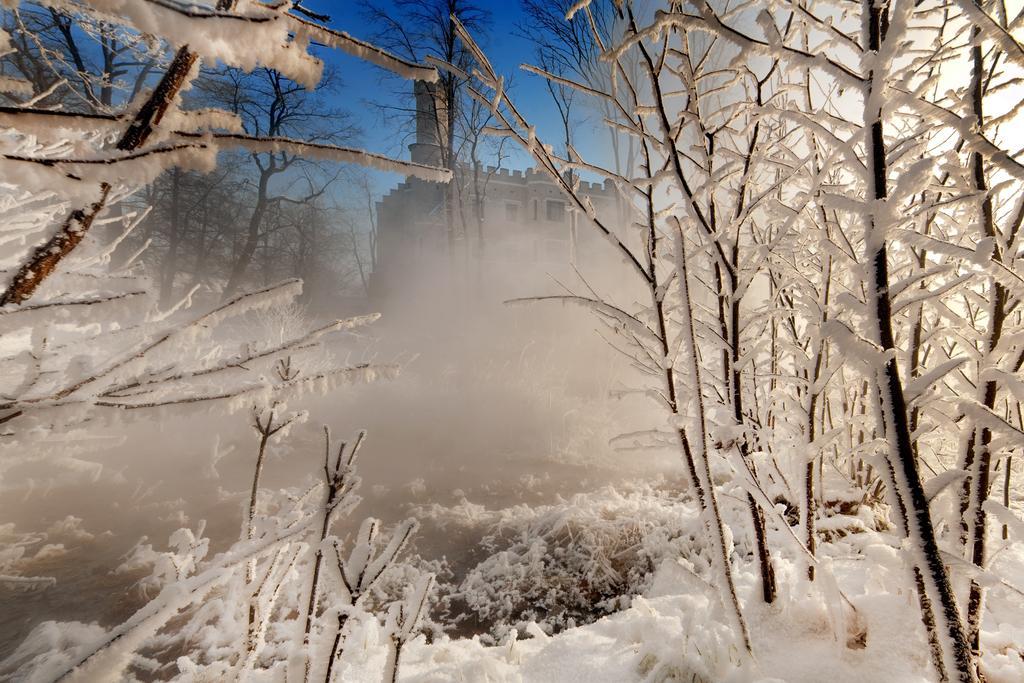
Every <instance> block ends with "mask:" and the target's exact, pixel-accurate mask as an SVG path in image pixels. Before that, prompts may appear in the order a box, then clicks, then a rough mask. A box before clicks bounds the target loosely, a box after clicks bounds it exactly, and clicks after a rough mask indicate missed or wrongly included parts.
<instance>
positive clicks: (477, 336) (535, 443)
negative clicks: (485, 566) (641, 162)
mask: <svg viewBox="0 0 1024 683" xmlns="http://www.w3.org/2000/svg"><path fill="white" fill-rule="evenodd" d="M606 246H607V245H605V244H604V243H600V244H594V245H590V247H589V248H588V250H586V251H585V253H584V254H582V255H581V257H580V260H581V265H580V272H588V273H593V274H594V279H592V280H588V282H589V284H590V285H591V286H597V285H596V283H597V282H599V281H601V280H602V277H601V274H602V273H607V272H610V271H611V270H613V269H614V267H615V263H614V262H612V261H606V260H605V259H604V258H602V257H601V256H600V254H601V253H602V248H603V247H606ZM584 266H587V267H584ZM392 278H393V279H392V280H391V281H389V282H388V283H387V285H388V286H387V287H386V288H383V287H381V288H380V289H386V291H387V295H383V296H381V295H378V296H375V297H372V298H370V299H358V298H357V299H352V298H343V297H335V302H336V303H335V304H330V303H328V304H321V305H320V306H319V307H318V308H316V309H312V308H304V309H302V308H297V307H295V308H284V309H273V310H271V311H269V312H265V313H260V314H258V315H251V316H249V317H247V318H246V320H245V323H244V328H243V329H241V330H236V332H240V333H241V336H243V337H250V338H259V337H266V336H280V335H284V336H286V337H287V336H288V335H289V334H294V333H295V332H296V331H297V330H298V329H299V328H300V327H306V328H308V327H309V326H310V325H311V324H318V323H321V322H323V321H325V320H328V319H331V318H337V317H347V316H351V315H360V314H364V313H367V312H379V313H380V314H381V318H380V320H379V321H378V322H376V323H375V324H373V325H371V326H369V327H366V328H361V329H359V330H358V331H357V332H356V333H355V334H351V335H346V336H345V337H344V338H343V339H342V340H341V341H340V342H338V343H336V344H334V345H333V346H331V348H330V353H331V354H333V355H334V356H335V360H341V361H345V362H347V363H356V362H371V363H374V364H391V363H394V364H397V365H398V366H400V372H399V374H398V375H397V377H395V378H393V379H382V380H380V381H377V382H373V383H369V384H359V383H357V384H349V385H345V386H343V387H341V388H339V389H336V390H332V391H329V392H327V393H324V394H307V395H303V396H298V397H292V398H289V399H288V400H287V407H286V409H287V410H292V411H295V410H304V411H308V419H307V420H306V421H305V422H304V423H302V424H298V425H296V426H294V427H293V428H292V429H291V430H290V432H289V433H288V434H287V435H285V436H283V437H281V438H275V439H274V440H272V441H271V446H270V456H269V460H268V462H267V464H266V466H265V469H264V472H263V477H262V482H261V486H262V487H263V488H277V487H282V486H299V485H302V484H303V483H304V482H308V481H312V479H313V478H315V477H318V476H320V475H319V472H320V468H321V467H322V463H323V448H324V446H323V439H324V437H323V431H322V430H323V426H325V425H326V426H329V427H330V428H331V430H332V433H333V436H334V438H335V439H336V440H338V439H346V438H350V437H352V436H353V435H354V434H355V433H356V432H357V430H359V429H366V430H367V431H368V438H367V442H366V445H365V447H364V449H363V451H362V455H361V460H360V465H359V471H360V476H361V478H362V481H363V488H362V491H361V494H362V497H363V502H362V503H361V505H360V507H359V508H358V510H357V513H356V514H355V515H354V516H353V517H354V518H355V519H362V518H363V517H366V516H375V517H379V518H381V519H383V520H385V521H386V522H394V521H397V520H399V519H401V518H404V517H406V516H408V515H409V514H411V513H415V512H416V509H417V508H418V507H419V506H424V505H428V504H434V503H437V504H441V505H454V504H458V503H460V502H462V501H469V502H471V503H474V504H478V505H483V506H485V507H487V508H489V509H495V508H502V507H507V506H511V505H516V504H519V503H530V504H537V503H543V502H551V501H554V500H557V499H558V497H559V496H563V497H565V496H570V495H572V494H575V493H579V492H584V491H590V490H594V489H596V488H599V487H601V486H604V485H606V484H610V483H616V482H621V481H624V480H629V479H635V478H639V477H641V476H642V477H644V478H646V479H650V478H651V476H652V475H655V474H657V473H663V472H675V471H677V470H678V466H677V464H676V461H675V459H674V458H673V457H672V456H671V454H665V455H660V454H658V453H654V452H648V451H644V452H620V451H616V450H614V449H613V448H611V447H610V445H609V440H610V439H611V438H612V437H614V436H615V435H616V434H618V433H620V432H623V431H629V430H632V429H639V428H644V427H649V426H651V425H650V424H646V423H645V419H646V420H647V421H648V422H649V421H650V416H649V414H648V413H649V408H648V409H646V412H645V408H644V406H643V404H642V403H640V402H639V401H637V402H635V403H634V402H632V401H630V400H628V399H625V400H623V399H613V398H611V397H610V393H611V392H612V391H613V390H614V389H617V388H623V387H626V386H628V385H630V384H634V385H635V378H631V376H630V373H631V372H632V371H631V370H630V369H629V367H628V362H627V361H626V360H625V359H624V358H623V357H622V356H621V355H619V354H618V353H617V352H615V351H614V350H612V349H611V348H610V347H609V345H608V344H607V343H606V342H605V341H603V339H602V338H601V336H600V335H599V334H597V332H596V330H597V329H598V327H599V326H598V322H597V320H596V319H595V318H594V316H593V315H592V314H591V313H590V312H589V311H587V310H584V309H582V308H581V307H578V306H573V305H571V304H564V303H554V302H550V301H544V302H532V303H519V304H515V305H513V304H509V303H506V301H507V300H509V299H514V298H519V297H529V296H536V295H543V294H552V293H565V289H564V288H563V287H562V285H560V284H558V283H564V284H569V283H571V282H573V281H574V280H575V284H576V285H577V286H579V287H584V286H585V285H583V284H582V283H580V282H579V281H578V275H577V274H576V271H575V269H574V268H571V267H569V266H568V265H567V264H564V263H562V264H558V263H554V262H552V263H537V262H534V261H529V260H528V261H522V260H520V261H508V260H506V261H502V260H500V259H490V260H488V261H486V262H482V261H480V260H477V259H474V258H471V257H467V256H466V255H464V254H463V255H462V256H460V257H459V258H458V260H457V261H455V262H453V260H452V259H451V258H450V257H448V256H447V255H442V256H437V257H435V258H432V259H431V258H427V257H426V256H424V257H423V258H420V259H419V260H418V261H417V266H416V267H415V268H411V269H407V270H405V271H403V272H402V274H401V276H400V278H398V277H395V276H392ZM606 279H608V278H606ZM317 300H318V301H324V300H326V301H330V297H324V296H319V297H317ZM322 362H324V360H323V359H318V358H315V357H314V358H308V357H303V358H302V360H300V361H297V365H296V369H297V370H298V371H299V372H310V371H313V370H315V368H316V366H317V364H318V363H322ZM227 408H228V406H226V405H218V404H212V405H204V406H203V407H202V408H194V407H191V408H163V409H159V410H153V411H134V412H130V413H126V414H124V415H115V414H106V415H105V416H104V417H105V418H106V419H104V420H102V421H97V422H95V423H94V424H93V425H91V426H90V428H89V434H90V435H91V436H92V438H93V439H94V441H93V442H91V443H77V444H66V443H55V444H54V446H53V448H54V450H58V449H60V451H61V453H62V454H67V453H69V452H71V450H70V449H74V450H76V451H81V453H80V455H79V456H78V457H80V458H81V459H82V460H84V461H88V462H94V463H97V464H98V465H99V467H97V468H96V469H95V470H92V471H89V472H88V474H87V476H85V477H83V476H82V475H81V474H76V475H75V476H72V477H66V478H63V479H62V478H61V477H55V473H56V470H55V469H54V468H52V467H51V466H49V465H47V466H43V465H37V466H36V468H35V469H29V468H24V469H22V470H19V471H15V472H12V473H11V475H10V476H9V477H8V479H7V482H6V483H7V485H8V487H12V488H13V490H10V491H9V492H8V493H6V494H5V495H4V497H3V501H2V503H0V505H2V506H3V508H4V509H3V510H2V516H3V518H4V519H5V520H6V521H7V522H11V523H13V524H14V525H15V526H14V528H15V529H16V530H17V531H19V532H26V531H39V532H47V531H48V533H47V538H46V539H45V542H46V543H48V544H52V545H54V548H53V552H52V553H50V554H49V557H46V558H45V559H40V560H37V561H34V562H31V563H29V564H28V565H26V566H25V567H24V571H25V572H26V574H32V575H46V576H53V577H54V578H55V579H56V584H55V585H53V586H50V587H49V588H46V589H43V590H36V591H31V592H21V593H17V594H13V593H12V594H9V595H8V596H6V597H5V599H4V603H5V609H4V610H3V611H2V615H0V657H2V656H4V655H6V654H9V653H10V652H11V651H12V650H13V648H14V647H16V646H17V644H18V642H20V640H21V639H22V638H23V637H24V636H25V634H27V633H28V631H29V630H31V628H32V627H33V626H34V625H35V624H37V623H39V622H41V621H45V620H47V619H59V620H64V621H70V620H78V621H83V622H91V621H99V622H100V623H101V624H104V625H108V624H114V623H117V622H118V621H119V620H122V619H124V618H125V617H127V616H128V615H129V614H131V612H132V611H133V610H134V609H135V608H137V607H138V606H140V605H141V604H142V603H143V602H144V601H145V599H146V597H147V596H146V594H145V592H144V591H143V590H142V589H141V588H140V587H139V586H138V585H136V581H137V580H138V579H139V578H141V576H143V575H144V574H145V572H144V571H134V572H133V571H128V572H124V571H122V572H118V571H116V569H117V567H118V566H119V565H121V564H122V562H123V561H124V559H125V556H126V554H127V553H129V552H130V551H131V549H132V548H133V546H134V545H135V544H136V543H137V542H139V541H140V539H142V538H143V537H147V538H148V542H150V543H152V544H153V545H154V547H155V548H157V549H162V548H164V547H165V543H166V541H167V537H168V536H169V534H170V533H171V532H173V531H174V530H176V529H178V528H179V527H182V526H188V527H190V528H192V529H196V528H197V525H198V524H199V523H200V521H201V520H203V521H205V525H206V526H205V533H206V534H207V535H208V536H210V538H211V539H212V544H213V548H214V550H220V549H223V548H225V547H226V546H227V545H228V544H229V543H230V542H231V541H233V540H235V539H237V538H238V534H239V530H240V528H241V522H242V516H243V509H244V505H245V503H246V502H247V499H248V489H249V487H250V486H251V485H252V476H253V464H254V462H255V457H256V447H257V441H258V435H257V434H256V433H255V432H254V431H253V429H252V427H251V424H252V414H251V408H249V407H247V408H243V409H239V410H236V411H235V412H229V411H228V410H227ZM279 410H281V409H279ZM69 516H70V517H71V518H70V519H69ZM75 518H77V519H80V520H82V521H81V522H75V521H74V520H75ZM345 530H346V529H345V527H344V525H342V528H341V530H340V531H339V532H338V533H339V534H343V533H344V532H345ZM477 541H478V539H475V538H464V537H452V536H451V535H449V534H446V533H444V532H443V531H442V530H440V529H434V528H431V526H430V525H429V523H428V524H425V525H424V528H423V529H421V532H420V534H418V540H417V542H416V545H415V548H414V551H415V552H417V553H419V554H420V555H422V556H423V557H424V558H426V559H437V558H441V557H447V558H449V560H451V561H453V564H454V565H458V563H459V561H460V558H461V557H463V556H469V555H471V554H472V553H474V552H475V548H474V545H475V543H476V542H477ZM58 544H60V545H62V546H63V549H61V548H59V547H57V545H58Z"/></svg>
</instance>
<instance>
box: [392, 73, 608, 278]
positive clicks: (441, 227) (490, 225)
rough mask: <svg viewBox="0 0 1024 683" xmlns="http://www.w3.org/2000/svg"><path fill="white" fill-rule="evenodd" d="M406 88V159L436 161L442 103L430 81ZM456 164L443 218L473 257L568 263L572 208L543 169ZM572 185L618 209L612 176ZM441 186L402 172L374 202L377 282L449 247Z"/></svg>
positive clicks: (601, 210)
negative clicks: (412, 118)
mask: <svg viewBox="0 0 1024 683" xmlns="http://www.w3.org/2000/svg"><path fill="white" fill-rule="evenodd" d="M414 93H415V97H416V138H415V142H413V143H412V144H411V145H409V152H410V156H411V159H412V161H413V162H416V163H420V164H427V165H431V166H441V165H443V164H442V159H443V158H444V157H443V154H444V150H443V149H442V147H441V142H442V141H443V140H444V139H445V137H446V136H445V135H444V133H443V126H442V124H441V123H439V121H443V120H445V119H446V118H447V116H446V111H445V108H444V104H443V103H442V102H441V101H440V99H441V98H439V97H438V96H437V95H436V91H435V88H434V87H433V86H432V84H428V83H425V82H422V81H417V82H416V83H415V86H414ZM459 171H460V172H459V173H458V174H457V176H458V177H459V179H460V181H461V182H460V186H459V192H458V193H456V196H457V197H458V199H457V200H456V202H455V206H454V210H453V211H452V216H451V222H452V224H453V225H454V226H455V231H456V234H458V235H459V238H460V239H461V240H464V241H465V242H464V244H463V246H465V247H469V248H471V249H473V253H474V255H475V257H476V258H479V259H484V260H499V261H515V262H520V263H525V262H529V263H551V264H556V263H562V264H568V263H569V262H570V260H571V259H572V258H574V257H575V249H576V248H577V246H578V241H577V234H576V232H577V231H576V225H577V222H579V221H580V215H579V213H578V212H576V211H574V210H571V209H570V207H569V205H568V203H567V201H566V198H565V196H564V194H563V193H562V191H561V190H560V189H559V188H558V186H557V185H556V184H555V183H554V182H553V181H552V180H551V177H550V176H549V175H548V174H547V173H546V172H544V171H538V170H535V169H528V170H527V171H526V172H525V173H524V172H523V171H518V170H515V171H510V170H509V169H507V168H495V167H494V166H488V167H487V168H486V169H482V168H481V169H478V170H477V171H476V172H474V169H473V168H472V167H469V166H468V165H460V166H459ZM474 176H475V177H474ZM453 182H454V181H453ZM579 192H580V194H581V195H584V196H586V197H588V198H589V199H590V201H591V203H592V204H593V206H594V209H595V211H596V212H597V213H598V214H599V215H602V216H605V217H609V216H615V217H621V216H622V215H623V211H624V207H623V203H624V202H623V201H622V199H621V196H620V194H619V192H618V189H617V188H616V187H615V185H614V184H613V183H612V181H610V180H606V181H605V182H604V183H603V184H602V183H588V182H584V181H580V182H579ZM445 193H446V188H445V186H444V185H442V184H438V183H431V182H427V181H423V180H419V179H416V178H409V179H408V180H407V181H405V182H403V183H401V184H400V185H399V186H398V187H397V188H395V189H394V190H392V191H391V192H389V193H388V194H387V195H385V196H384V197H383V198H382V199H381V201H379V202H378V203H377V259H376V271H375V279H376V280H377V282H378V284H379V285H381V284H385V283H386V282H387V281H388V280H390V279H391V277H390V276H389V274H390V273H403V272H408V270H409V269H410V268H413V267H415V266H416V264H417V263H419V262H421V261H422V260H424V259H430V258H432V257H436V256H438V255H441V254H444V253H446V250H447V249H449V248H450V243H449V240H450V235H449V228H448V225H449V223H448V221H449V218H448V216H447V215H446V210H445ZM584 231H585V232H589V231H587V230H585V229H584Z"/></svg>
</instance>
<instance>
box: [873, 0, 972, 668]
mask: <svg viewBox="0 0 1024 683" xmlns="http://www.w3.org/2000/svg"><path fill="white" fill-rule="evenodd" d="M862 6H863V11H864V12H865V13H866V15H867V21H866V22H865V28H866V33H867V36H866V37H867V43H868V46H867V47H868V50H870V51H871V52H873V53H876V54H877V53H878V52H879V51H880V49H881V47H882V43H883V41H884V40H885V32H886V30H887V28H888V13H889V5H888V3H876V2H874V1H873V0H864V2H863V5H862ZM876 77H877V74H875V73H871V74H869V77H868V79H867V81H866V82H867V86H868V87H867V92H866V93H865V96H864V98H865V100H864V101H865V106H866V107H867V106H874V107H877V108H875V109H871V110H868V111H866V112H865V122H866V125H867V127H868V134H869V145H868V160H867V161H868V164H867V165H868V170H869V173H870V179H871V180H870V186H869V188H870V192H869V197H868V201H869V202H872V200H873V202H872V203H873V204H875V205H878V204H882V203H884V202H885V201H886V199H887V197H888V188H887V175H888V167H887V161H886V150H885V138H884V134H883V128H882V118H881V117H882V111H881V104H880V103H879V102H878V101H877V97H876V96H875V95H874V93H875V92H876V90H877V84H876V83H875V78H876ZM887 228H888V226H886V225H879V224H878V223H877V219H876V215H875V213H874V211H873V210H872V211H871V212H870V213H869V216H868V220H867V226H866V234H865V240H864V243H865V252H866V253H865V256H866V260H867V263H866V264H865V266H866V267H867V268H866V270H867V274H868V278H869V279H868V282H867V285H868V287H869V292H868V294H869V302H868V320H867V324H868V326H869V333H870V336H871V337H873V339H872V341H874V342H875V343H877V344H878V346H879V347H880V348H881V350H882V352H883V353H885V354H886V358H885V360H884V362H883V363H882V364H881V365H879V366H878V367H877V368H876V369H875V384H876V388H877V396H878V403H879V412H880V416H879V417H880V420H881V426H882V428H883V431H884V434H885V438H886V440H887V441H888V444H889V449H888V453H887V455H886V460H887V470H888V472H887V474H888V476H889V485H890V486H889V489H890V495H891V497H892V499H893V502H894V503H895V505H894V510H895V511H896V513H897V523H898V526H899V527H900V530H901V531H902V532H903V534H904V535H905V536H907V537H908V538H909V539H910V542H911V547H912V550H913V559H912V562H913V571H914V574H915V583H916V584H917V589H918V594H919V595H918V597H919V600H920V603H921V610H922V618H923V620H924V622H925V626H926V628H927V629H928V631H929V640H930V641H931V644H932V648H931V649H932V660H933V662H934V664H935V667H936V670H937V671H938V672H939V675H940V677H941V678H943V679H944V680H947V679H953V680H957V681H961V682H962V683H975V682H976V681H977V680H978V679H977V672H976V670H975V667H974V664H973V662H972V661H971V653H970V648H969V647H968V643H967V637H966V633H965V631H964V627H963V622H962V619H961V616H960V611H959V609H958V607H957V603H956V598H955V597H954V595H953V589H952V586H951V585H950V581H949V574H948V572H947V570H946V566H945V564H944V563H943V561H942V556H941V554H940V551H939V546H938V543H937V541H936V539H935V531H934V529H933V528H932V520H931V514H930V512H929V509H928V499H927V498H926V497H925V493H924V486H923V485H922V483H921V476H920V473H919V472H918V468H917V461H916V459H915V458H914V448H913V444H912V443H911V438H910V428H909V422H908V419H907V405H906V399H905V397H904V394H903V384H902V381H901V379H900V374H899V368H898V367H897V365H896V356H895V353H894V351H895V342H894V336H893V330H892V302H891V300H890V294H889V264H888V246H887V241H886V237H887V236H886V229H887ZM933 600H934V601H936V602H937V604H935V605H934V607H933V604H932V601H933Z"/></svg>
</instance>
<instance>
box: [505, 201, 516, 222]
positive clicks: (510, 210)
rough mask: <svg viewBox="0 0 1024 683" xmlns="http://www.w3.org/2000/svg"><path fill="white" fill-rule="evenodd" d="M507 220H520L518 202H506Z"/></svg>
mask: <svg viewBox="0 0 1024 683" xmlns="http://www.w3.org/2000/svg"><path fill="white" fill-rule="evenodd" d="M505 220H506V221H508V222H509V223H516V222H518V221H519V205H518V204H506V205H505Z"/></svg>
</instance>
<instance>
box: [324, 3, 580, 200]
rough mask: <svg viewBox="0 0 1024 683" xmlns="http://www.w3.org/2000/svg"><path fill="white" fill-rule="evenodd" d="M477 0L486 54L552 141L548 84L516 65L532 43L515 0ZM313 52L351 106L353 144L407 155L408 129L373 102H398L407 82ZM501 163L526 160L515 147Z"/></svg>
mask: <svg viewBox="0 0 1024 683" xmlns="http://www.w3.org/2000/svg"><path fill="white" fill-rule="evenodd" d="M346 4H347V3H346ZM479 5H480V6H483V7H485V8H486V9H488V10H489V11H490V12H491V15H492V19H491V27H490V32H489V35H488V36H486V37H485V38H484V40H483V41H482V44H483V48H484V51H485V52H486V53H487V56H488V59H490V60H491V63H492V64H493V65H494V67H495V69H497V70H498V71H499V73H501V74H502V75H504V76H505V77H506V79H508V78H509V77H510V76H511V78H512V82H513V88H512V90H511V93H512V97H513V99H514V101H515V103H516V105H517V106H518V107H519V108H520V110H521V111H522V112H523V113H524V115H526V117H527V118H528V120H530V122H531V123H533V124H534V125H535V126H536V127H537V131H538V135H540V136H541V137H542V138H545V139H547V140H549V141H551V142H552V143H554V144H556V147H557V146H558V145H557V142H558V141H559V140H561V136H562V133H561V122H560V120H559V119H558V118H557V111H556V110H555V107H554V104H553V103H552V101H551V98H550V95H549V94H548V90H547V88H546V87H545V85H544V82H543V81H542V80H541V79H540V78H539V77H537V76H534V75H532V74H529V73H526V72H524V71H522V70H521V69H520V68H519V66H520V64H522V63H524V62H531V63H532V62H533V61H534V56H533V55H534V47H533V44H532V43H531V42H530V41H529V40H527V39H526V38H523V37H522V36H521V35H519V31H518V30H517V26H518V25H519V24H520V23H521V22H522V18H523V15H522V11H521V7H520V3H519V1H518V0H505V1H504V2H501V1H495V0H481V2H479ZM310 6H311V7H314V8H317V9H326V6H325V5H319V6H318V5H317V4H315V3H310ZM327 11H329V12H331V13H332V17H331V22H330V25H331V26H332V27H333V28H336V29H339V30H344V31H347V32H348V33H350V34H351V35H353V36H355V37H358V38H363V39H369V38H370V37H371V36H372V35H373V34H374V32H375V30H374V27H373V26H372V25H370V24H369V23H368V22H367V20H366V19H365V18H364V17H363V16H362V15H361V13H360V12H358V11H357V10H356V9H354V8H353V9H351V10H350V11H344V12H342V11H339V10H338V9H335V8H331V9H330V10H327ZM318 54H319V56H320V57H321V58H323V59H324V60H325V61H326V62H328V63H330V64H332V65H334V66H335V67H336V68H337V69H338V71H339V74H340V76H341V81H342V87H341V88H340V90H339V92H338V95H337V97H338V100H339V101H338V106H339V107H341V108H343V109H345V110H347V111H349V112H351V113H352V114H353V115H354V118H355V120H356V122H357V124H358V125H359V126H360V128H361V129H362V131H363V132H362V136H361V138H360V140H359V145H360V146H361V147H363V148H365V149H368V150H370V151H374V152H379V153H384V154H388V155H390V156H398V157H400V158H408V150H407V149H406V144H407V143H408V142H411V139H410V138H409V137H408V130H402V129H401V127H400V126H399V124H398V122H395V121H390V122H389V121H385V120H384V117H383V116H382V113H381V111H380V108H379V107H378V106H376V105H385V106H387V105H394V106H401V105H402V104H403V103H402V98H403V97H405V96H406V93H408V96H409V97H411V92H412V83H411V82H409V81H403V80H401V79H399V78H397V77H394V76H390V75H388V74H387V73H385V72H384V71H383V70H381V69H378V68H376V67H373V66H372V65H369V64H367V63H366V62H363V61H361V60H358V59H356V58H353V57H349V56H347V55H344V54H341V53H338V52H336V51H333V50H326V49H320V50H319V52H318ZM405 106H408V103H406V104H405ZM516 151H517V152H518V150H516ZM505 165H506V166H509V167H511V168H520V169H522V168H526V167H528V166H530V165H531V163H530V160H529V159H528V158H527V157H526V156H525V155H524V154H521V153H517V154H516V155H515V156H513V157H512V158H511V159H510V160H509V161H507V162H506V163H505ZM400 180H401V179H400V178H399V177H398V176H396V175H394V174H379V176H378V178H377V186H378V189H379V190H385V191H386V189H387V188H388V187H392V186H394V185H396V184H397V183H398V182H399V181H400Z"/></svg>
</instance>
